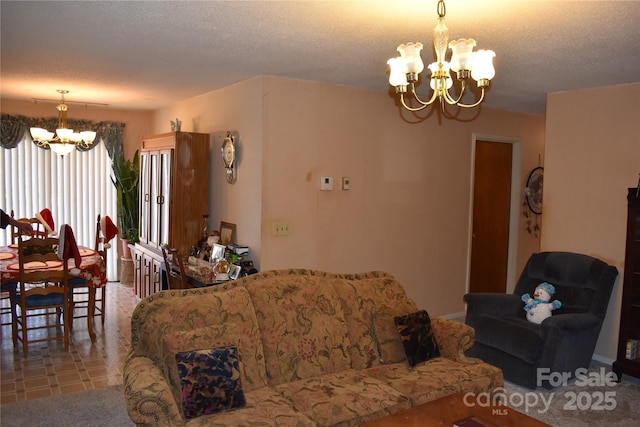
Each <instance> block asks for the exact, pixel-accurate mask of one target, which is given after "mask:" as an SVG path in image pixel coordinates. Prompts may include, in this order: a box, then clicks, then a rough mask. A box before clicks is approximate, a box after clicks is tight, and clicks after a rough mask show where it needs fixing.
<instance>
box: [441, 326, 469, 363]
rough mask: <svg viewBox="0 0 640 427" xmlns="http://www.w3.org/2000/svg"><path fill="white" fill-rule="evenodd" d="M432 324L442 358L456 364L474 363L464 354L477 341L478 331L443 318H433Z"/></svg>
mask: <svg viewBox="0 0 640 427" xmlns="http://www.w3.org/2000/svg"><path fill="white" fill-rule="evenodd" d="M431 324H432V326H433V333H434V335H435V337H436V342H437V343H438V347H439V348H440V355H441V356H443V357H446V358H447V359H452V360H455V361H456V362H463V363H467V362H469V363H471V362H472V359H470V358H468V357H467V356H465V354H464V353H465V351H467V350H469V349H470V348H471V347H472V346H473V343H474V342H475V340H476V331H475V330H474V329H473V328H472V327H470V326H467V325H465V324H464V323H461V322H455V321H453V320H447V319H444V318H442V317H432V318H431Z"/></svg>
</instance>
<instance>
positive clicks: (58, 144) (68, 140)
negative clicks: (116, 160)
mask: <svg viewBox="0 0 640 427" xmlns="http://www.w3.org/2000/svg"><path fill="white" fill-rule="evenodd" d="M58 93H59V94H60V96H61V99H60V103H59V104H58V106H57V107H56V109H57V110H58V127H57V129H56V132H55V134H54V133H53V132H49V131H48V130H46V129H43V128H36V127H32V128H31V129H30V132H31V138H32V139H33V142H34V143H35V144H36V145H37V146H38V147H42V148H50V149H51V151H53V152H54V153H56V154H57V155H59V156H64V155H65V154H69V153H71V152H72V151H73V149H74V148H76V147H77V146H80V147H82V148H85V149H87V148H89V147H90V146H91V144H93V141H94V140H95V139H96V133H95V132H93V131H83V132H74V131H73V129H69V128H68V127H67V109H68V107H67V104H65V103H64V95H65V94H67V93H69V91H68V90H63V89H58Z"/></svg>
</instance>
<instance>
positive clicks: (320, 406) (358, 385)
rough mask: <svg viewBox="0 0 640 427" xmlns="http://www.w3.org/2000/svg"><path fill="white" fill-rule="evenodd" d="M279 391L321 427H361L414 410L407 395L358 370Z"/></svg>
mask: <svg viewBox="0 0 640 427" xmlns="http://www.w3.org/2000/svg"><path fill="white" fill-rule="evenodd" d="M275 389H276V390H277V391H278V392H280V393H282V395H283V396H284V397H285V398H287V399H288V400H290V401H291V402H292V403H293V406H294V407H295V408H296V409H297V410H298V411H300V412H302V413H303V414H305V415H306V416H307V417H309V418H311V419H312V420H314V421H315V422H317V423H318V425H319V426H359V425H360V424H362V423H364V422H366V421H368V420H372V419H376V418H380V417H382V416H385V415H388V414H390V413H394V412H398V411H400V410H402V409H406V408H408V407H410V400H409V399H408V398H407V397H406V396H405V394H404V393H402V392H400V391H398V390H394V389H393V388H392V387H390V386H388V385H386V384H384V383H383V382H381V381H378V380H376V379H375V378H372V377H369V376H367V375H364V374H363V372H362V371H356V370H346V371H343V372H339V373H335V374H329V375H319V376H316V377H313V378H308V379H304V380H300V381H294V382H291V383H287V384H280V385H278V386H276V387H275Z"/></svg>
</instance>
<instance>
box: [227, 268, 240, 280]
mask: <svg viewBox="0 0 640 427" xmlns="http://www.w3.org/2000/svg"><path fill="white" fill-rule="evenodd" d="M240 270H241V268H240V266H239V265H235V264H231V266H229V279H231V280H236V279H237V278H238V276H240Z"/></svg>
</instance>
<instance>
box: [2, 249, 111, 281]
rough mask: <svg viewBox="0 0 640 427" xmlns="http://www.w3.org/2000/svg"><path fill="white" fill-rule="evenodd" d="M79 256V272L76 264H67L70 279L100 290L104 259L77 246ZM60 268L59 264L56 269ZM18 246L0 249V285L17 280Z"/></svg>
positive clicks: (105, 279) (104, 274) (105, 277)
mask: <svg viewBox="0 0 640 427" xmlns="http://www.w3.org/2000/svg"><path fill="white" fill-rule="evenodd" d="M78 249H79V250H80V255H82V263H81V264H80V272H79V274H74V273H78V269H76V268H75V267H76V262H75V261H74V260H73V259H70V260H69V261H68V264H67V268H69V273H70V274H71V276H72V277H82V278H83V279H85V280H86V281H87V283H88V284H89V286H92V287H94V288H101V287H103V286H104V285H106V284H107V272H106V268H107V266H106V265H105V263H104V259H102V257H101V256H100V254H98V253H97V252H96V251H94V250H93V249H91V248H87V247H84V246H78ZM50 268H57V269H60V268H62V266H61V264H60V265H59V266H56V267H50ZM18 275H19V271H18V245H9V246H2V247H0V278H1V279H2V283H7V282H16V281H17V280H18Z"/></svg>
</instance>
